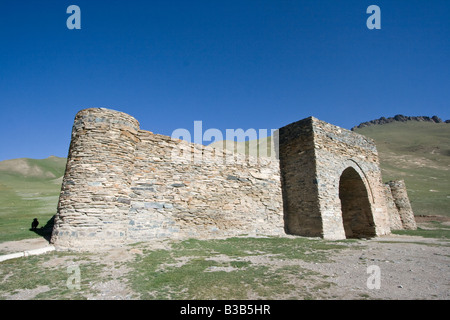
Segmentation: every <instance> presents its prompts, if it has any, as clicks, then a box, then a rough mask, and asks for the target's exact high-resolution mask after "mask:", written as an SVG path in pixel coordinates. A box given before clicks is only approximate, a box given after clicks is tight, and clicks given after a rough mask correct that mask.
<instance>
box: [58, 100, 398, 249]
mask: <svg viewBox="0 0 450 320" xmlns="http://www.w3.org/2000/svg"><path fill="white" fill-rule="evenodd" d="M275 137H277V138H278V141H279V146H278V145H277V148H276V149H277V151H279V153H278V155H279V159H275V158H267V157H252V156H249V155H245V154H238V153H233V152H231V151H228V150H222V149H215V148H212V147H206V146H203V145H199V144H193V143H188V142H186V141H183V140H179V139H172V138H171V137H168V136H163V135H158V134H154V133H152V132H149V131H145V130H141V129H140V125H139V122H138V121H137V120H136V119H134V118H133V117H132V116H130V115H128V114H125V113H122V112H118V111H114V110H109V109H104V108H91V109H84V110H81V111H80V112H78V113H77V115H76V117H75V121H74V125H73V128H72V139H71V143H70V148H69V155H68V158H67V166H66V171H65V175H64V178H63V183H62V187H61V194H60V198H59V203H58V211H57V214H56V217H55V224H54V228H53V233H52V239H51V242H52V243H54V244H55V245H56V246H60V247H69V248H78V249H83V248H89V247H99V246H101V247H105V246H118V245H122V244H125V243H129V242H138V241H150V240H152V239H157V238H174V239H185V238H217V237H229V236H237V235H250V236H254V235H282V234H285V233H288V234H294V235H300V236H313V237H323V238H326V239H345V238H350V237H358V238H361V237H373V236H379V235H384V234H388V233H389V232H390V224H391V221H392V219H391V214H395V208H398V207H396V206H392V202H389V203H390V204H391V207H390V210H391V211H388V206H387V200H386V199H387V196H386V190H387V189H386V187H385V185H384V184H383V183H382V180H381V173H380V169H379V162H378V155H377V151H376V147H375V144H374V143H373V141H372V140H370V139H368V138H366V137H363V136H362V135H359V134H357V133H354V132H351V131H349V130H345V129H342V128H339V127H336V126H333V125H331V124H328V123H325V122H323V121H320V120H318V119H315V118H313V117H310V118H307V119H304V120H301V121H298V122H296V123H293V124H290V125H288V126H285V127H283V128H281V129H280V130H278V132H277V134H276V135H275ZM275 140H277V139H275ZM403 186H404V185H403ZM400 189H401V187H400ZM405 192H406V189H405ZM396 194H397V193H389V195H390V197H392V201H394V199H395V198H396ZM397 211H398V210H397ZM397 214H398V213H397Z"/></svg>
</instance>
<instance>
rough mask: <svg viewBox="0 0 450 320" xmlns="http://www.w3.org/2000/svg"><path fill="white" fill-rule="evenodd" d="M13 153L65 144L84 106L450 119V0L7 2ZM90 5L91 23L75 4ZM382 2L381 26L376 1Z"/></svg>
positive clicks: (3, 52)
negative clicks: (73, 20) (74, 16)
mask: <svg viewBox="0 0 450 320" xmlns="http://www.w3.org/2000/svg"><path fill="white" fill-rule="evenodd" d="M0 4H1V5H0V41H1V44H0V115H1V116H0V119H1V125H0V160H5V159H13V158H21V157H30V158H46V157H48V156H50V155H56V156H61V157H65V156H67V151H68V147H69V143H70V132H71V128H72V124H73V118H74V116H75V114H76V113H77V112H78V111H79V110H81V109H84V108H88V107H108V108H111V109H115V110H120V111H123V112H126V113H128V114H131V115H132V116H134V117H136V118H137V119H138V120H139V121H140V123H141V128H142V129H145V130H150V131H153V132H156V133H160V134H165V135H170V134H171V133H172V131H173V130H175V129H177V128H186V129H188V130H192V129H193V123H194V121H196V120H202V121H203V128H204V130H205V129H208V128H217V129H220V130H221V131H222V132H223V133H225V129H227V128H230V129H237V128H243V129H248V128H255V129H272V128H279V127H282V126H284V125H286V124H289V123H291V122H294V121H296V120H300V119H303V118H305V117H308V116H311V115H312V116H315V117H317V118H319V119H321V120H324V121H327V122H330V123H333V124H335V125H338V126H341V127H344V128H348V129H350V128H351V127H353V126H354V125H357V124H359V123H360V122H364V121H368V120H372V119H376V118H379V117H381V116H386V117H389V116H394V115H396V114H404V115H410V116H418V115H425V116H432V115H438V116H439V117H441V118H442V119H444V120H446V119H450V112H449V111H450V1H448V0H430V1H426V0H421V1H416V0H407V1H404V0H395V1H392V0H390V1H381V0H371V1H365V0H339V1H324V0H308V1H300V0H297V1H287V0H272V1H265V0H226V1H222V0H205V1H195V0H189V1H188V0H183V1H170V0H163V1H156V0H148V1H135V0H133V1H130V0H128V1H92V0H91V1H82V0H71V1H62V0H53V1H46V0H43V1H20V0H1V2H0ZM71 4H75V5H78V6H79V7H80V8H81V28H82V29H81V30H69V29H68V28H67V27H66V20H67V18H68V17H69V14H67V13H66V9H67V7H68V6H69V5H71ZM371 4H376V5H378V6H379V7H380V8H381V30H369V29H368V28H367V27H366V20H367V18H368V17H369V14H367V13H366V9H367V7H368V6H369V5H371Z"/></svg>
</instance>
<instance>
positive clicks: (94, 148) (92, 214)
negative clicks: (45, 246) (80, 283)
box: [51, 108, 139, 249]
mask: <svg viewBox="0 0 450 320" xmlns="http://www.w3.org/2000/svg"><path fill="white" fill-rule="evenodd" d="M138 130H139V122H138V121H137V120H136V119H134V118H133V117H131V116H130V115H127V114H125V113H122V112H118V111H114V110H109V109H104V108H91V109H84V110H81V111H80V112H78V113H77V115H76V116H75V121H74V125H73V129H72V139H71V143H70V148H69V155H68V157H67V165H66V171H65V174H64V178H63V182H62V187H61V194H60V198H59V203H58V210H57V214H56V217H55V224H54V227H53V233H52V238H51V242H52V243H53V244H55V245H56V246H60V247H70V248H75V249H81V248H87V247H92V248H94V247H96V246H99V245H101V246H102V247H104V246H105V245H106V246H107V245H109V244H110V245H114V246H117V245H120V244H121V243H123V242H125V240H126V236H127V235H126V232H127V223H128V212H129V208H130V197H129V196H130V191H131V189H130V184H131V175H132V170H133V166H134V159H135V155H134V151H135V149H136V145H137V143H138V141H139V138H138Z"/></svg>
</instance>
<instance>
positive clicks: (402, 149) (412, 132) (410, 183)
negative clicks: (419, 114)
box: [355, 121, 450, 216]
mask: <svg viewBox="0 0 450 320" xmlns="http://www.w3.org/2000/svg"><path fill="white" fill-rule="evenodd" d="M355 132H357V133H360V134H363V135H365V136H368V137H370V138H372V139H374V140H375V142H376V145H377V149H378V153H379V157H380V165H381V170H382V175H383V180H384V181H389V180H398V179H403V180H405V183H406V188H407V190H408V195H409V198H410V201H411V205H412V207H413V211H414V214H415V215H445V216H450V124H447V123H440V124H436V123H429V122H414V121H410V122H393V123H388V124H383V125H374V126H369V127H366V128H361V129H357V130H355Z"/></svg>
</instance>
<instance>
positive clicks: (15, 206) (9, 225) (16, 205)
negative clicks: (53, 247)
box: [0, 156, 66, 242]
mask: <svg viewBox="0 0 450 320" xmlns="http://www.w3.org/2000/svg"><path fill="white" fill-rule="evenodd" d="M65 165H66V159H65V158H58V157H53V156H51V157H49V158H47V159H26V158H22V159H13V160H5V161H1V162H0V242H3V241H10V240H20V239H26V238H31V237H39V236H40V235H38V234H36V233H34V232H31V231H29V228H30V226H31V221H32V220H33V218H38V220H39V223H40V224H39V227H45V225H46V224H47V222H49V220H50V219H51V218H52V217H53V215H54V214H55V213H56V206H57V203H58V197H59V192H60V190H61V181H62V176H63V174H64V170H65ZM41 231H42V232H48V231H49V230H45V229H44V230H41ZM41 235H42V234H41Z"/></svg>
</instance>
